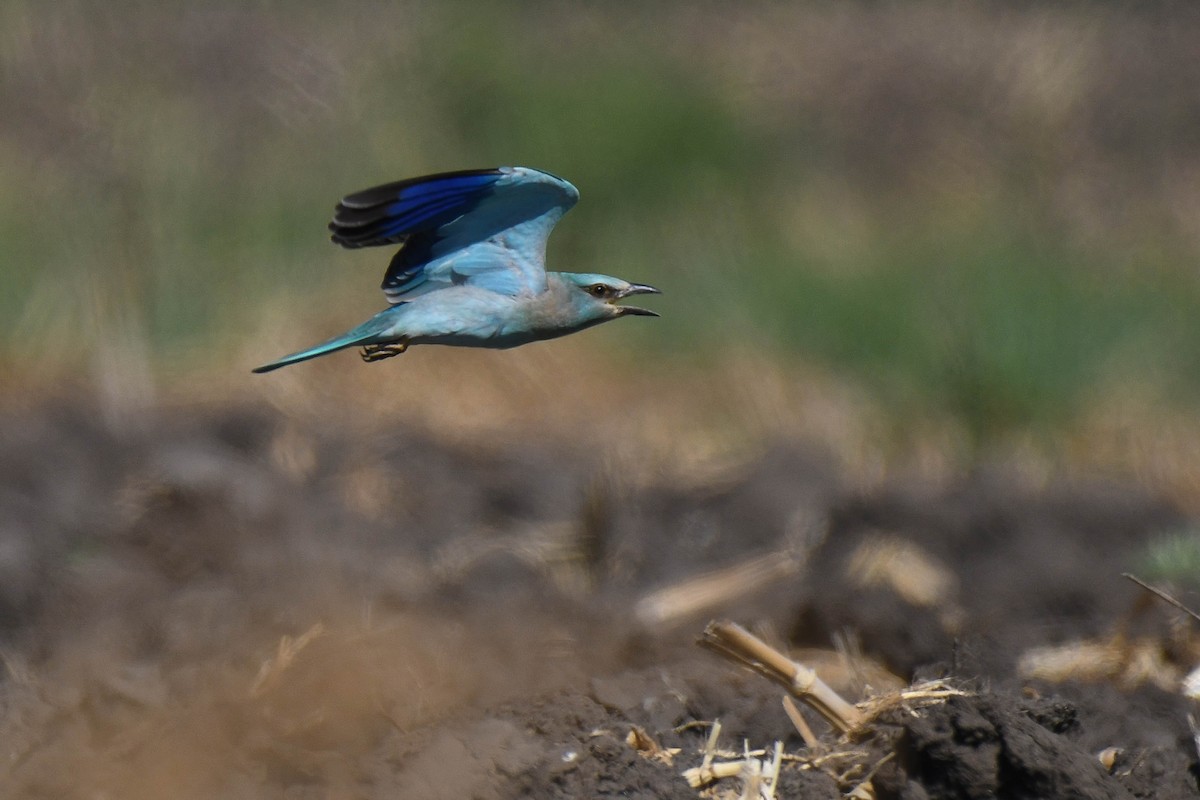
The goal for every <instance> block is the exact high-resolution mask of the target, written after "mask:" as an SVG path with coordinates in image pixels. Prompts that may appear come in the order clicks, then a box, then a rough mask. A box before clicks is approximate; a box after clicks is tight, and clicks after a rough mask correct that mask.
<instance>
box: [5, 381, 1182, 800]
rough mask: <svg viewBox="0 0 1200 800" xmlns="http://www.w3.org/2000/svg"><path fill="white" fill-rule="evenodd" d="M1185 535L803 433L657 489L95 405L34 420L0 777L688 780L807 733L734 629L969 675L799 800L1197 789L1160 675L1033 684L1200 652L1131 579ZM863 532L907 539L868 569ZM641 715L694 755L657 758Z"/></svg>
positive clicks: (12, 483) (89, 790)
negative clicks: (667, 590)
mask: <svg viewBox="0 0 1200 800" xmlns="http://www.w3.org/2000/svg"><path fill="white" fill-rule="evenodd" d="M814 521H816V522H814ZM1184 522H1185V520H1183V519H1182V517H1181V515H1180V514H1179V513H1178V512H1177V511H1176V510H1175V509H1173V508H1172V507H1171V506H1170V505H1169V504H1168V503H1165V502H1163V501H1161V500H1159V499H1156V498H1154V497H1150V496H1147V495H1146V494H1145V493H1143V492H1141V491H1138V490H1135V489H1131V488H1128V487H1123V486H1119V485H1112V484H1105V483H1097V482H1063V483H1052V484H1050V485H1047V486H1031V485H1029V483H1028V482H1025V481H1022V480H1020V479H1019V478H1017V477H1015V476H1013V475H1010V474H1004V473H999V472H998V473H991V472H988V471H986V470H980V471H977V472H975V473H974V474H971V475H965V476H963V477H962V478H961V479H960V480H957V481H955V482H953V483H951V484H949V485H943V486H936V487H931V486H927V485H921V484H906V483H904V482H899V481H897V482H891V483H888V484H886V485H884V486H882V487H878V488H874V489H871V490H869V491H863V490H856V489H854V488H852V487H850V486H848V485H847V483H846V482H845V481H844V479H843V477H842V475H841V474H840V472H839V467H838V466H837V464H836V462H835V461H834V460H833V459H832V458H830V457H829V456H828V455H826V454H823V453H821V452H816V451H814V450H813V449H812V448H810V447H805V446H803V445H800V444H795V443H781V444H779V445H778V446H776V447H775V448H774V449H772V450H770V451H769V452H766V453H765V454H763V455H762V457H761V458H759V459H758V460H757V461H756V462H755V463H753V464H751V465H750V466H749V467H747V468H746V469H744V470H742V471H741V472H740V473H739V474H737V475H735V476H732V477H730V476H726V477H725V478H723V479H722V480H720V481H713V482H710V483H707V484H705V485H690V486H684V485H655V484H654V483H653V482H646V481H643V480H639V481H637V482H636V483H635V482H634V481H632V480H626V479H624V478H623V476H622V475H620V474H619V473H618V471H615V470H613V469H611V468H610V467H608V466H606V465H605V463H603V459H601V458H599V457H597V456H595V455H593V454H590V453H586V452H580V451H578V450H575V449H572V448H571V447H569V446H566V445H562V444H554V443H547V442H534V443H530V444H525V445H517V444H509V445H503V446H492V447H488V448H482V447H467V446H465V445H462V444H447V443H445V442H441V441H438V440H435V439H434V438H431V437H429V436H426V435H423V434H420V433H417V432H414V431H407V430H405V429H403V428H397V427H391V428H389V430H388V432H386V433H380V432H372V433H371V435H369V436H368V435H366V434H364V433H354V432H351V431H350V429H348V428H347V429H341V428H339V427H337V426H329V427H323V428H317V427H315V426H306V425H300V424H298V423H297V422H296V421H294V420H289V419H286V418H284V417H282V416H280V415H277V414H275V413H273V412H268V411H265V410H261V409H251V410H246V409H242V410H224V411H202V412H195V411H193V412H184V411H174V412H166V411H164V412H157V413H155V414H153V415H149V416H147V417H146V418H143V419H142V420H140V421H139V423H138V424H137V425H136V426H125V427H124V428H122V429H120V430H118V429H116V428H114V427H112V426H108V425H105V424H102V423H100V422H97V421H94V420H93V419H91V415H90V414H89V412H88V411H87V410H86V409H84V408H82V407H79V406H75V405H72V404H67V405H60V406H57V407H54V408H47V409H44V410H41V411H36V412H31V411H24V412H19V413H18V412H12V413H10V414H9V415H8V416H7V417H5V418H3V419H0V637H2V638H0V655H2V657H3V660H4V664H5V666H6V669H5V671H4V675H3V682H2V683H0V702H2V705H0V741H2V742H3V743H4V748H3V755H4V758H3V762H2V766H0V795H3V796H4V797H11V798H68V799H69V798H97V797H114V798H115V797H121V798H134V799H135V800H136V799H137V798H150V797H155V798H157V797H173V798H182V799H184V800H186V799H187V798H209V797H228V798H289V799H292V798H325V797H330V798H334V797H336V798H352V797H353V798H357V797H364V798H374V797H379V798H385V797H386V798H395V797H422V798H456V800H461V798H516V797H532V798H552V797H553V798H558V797H562V798H577V797H596V798H601V797H642V798H673V797H679V798H694V797H697V790H695V789H693V788H691V787H690V786H689V785H688V784H687V783H686V782H685V781H684V779H683V778H682V777H681V776H680V773H681V772H682V771H683V770H684V769H686V768H688V767H692V766H696V765H697V764H698V763H699V762H700V755H699V753H700V751H701V749H702V748H703V746H704V740H705V737H706V735H707V731H708V728H707V723H710V722H711V721H713V720H716V719H719V720H720V721H721V724H722V730H723V734H722V737H721V741H720V747H721V748H722V749H725V750H729V751H734V752H740V751H741V750H742V748H743V746H744V745H748V746H749V747H751V748H767V749H770V748H771V747H772V746H773V745H774V742H775V741H776V740H782V741H783V743H784V746H785V750H786V752H788V753H792V754H800V755H803V754H804V753H806V750H805V748H804V746H803V744H802V741H801V739H800V737H799V735H798V734H797V733H796V730H795V728H794V727H793V726H792V724H791V723H790V722H789V720H788V718H787V716H786V715H785V714H784V712H783V709H782V708H781V705H780V690H779V689H778V688H777V687H776V686H774V685H772V684H770V683H768V682H767V681H765V680H764V679H762V678H760V677H758V676H757V675H754V674H752V673H749V672H748V671H744V670H741V669H740V668H736V667H733V666H730V665H728V664H726V663H724V662H722V661H721V660H719V659H718V658H716V657H715V656H714V655H712V654H711V653H708V652H705V651H703V650H700V649H698V648H696V647H695V646H694V639H695V636H696V635H697V633H698V632H699V630H700V629H701V628H702V627H703V625H704V622H705V621H706V620H707V618H708V617H709V616H721V617H728V618H731V619H735V620H738V621H740V622H742V623H743V624H745V625H748V626H753V627H754V628H755V629H756V630H759V631H762V632H764V635H765V636H767V637H768V638H773V639H774V640H776V641H777V642H780V643H786V644H788V645H790V646H792V647H795V648H802V647H804V648H819V649H824V650H826V651H828V649H829V648H830V647H831V645H832V644H833V643H834V642H841V643H842V652H843V654H846V653H854V652H857V651H861V653H862V659H861V660H860V661H859V662H858V663H859V667H858V669H857V673H856V674H857V676H858V677H857V678H855V676H853V675H852V676H850V677H849V678H846V677H845V675H843V676H842V677H843V678H845V679H844V680H841V679H839V678H838V677H837V675H836V673H837V669H836V664H837V663H839V661H838V658H836V657H833V658H831V659H830V663H831V664H834V665H835V668H834V669H833V670H832V671H831V673H830V674H831V677H829V680H830V681H831V682H834V683H838V684H839V686H840V687H842V688H843V690H844V691H846V692H847V693H849V694H851V696H852V697H851V699H854V700H859V699H862V698H861V696H855V695H854V694H853V693H854V692H855V691H856V689H855V686H856V685H857V686H858V689H859V690H861V683H862V681H861V680H860V679H861V673H862V671H863V670H864V669H865V667H863V666H862V664H863V663H865V659H871V660H873V662H875V663H876V666H875V667H874V669H876V670H877V673H876V674H878V675H882V676H883V677H881V678H877V679H875V680H872V681H870V682H872V683H873V685H875V686H876V688H884V687H883V686H882V684H883V683H886V681H887V679H886V673H884V672H883V671H882V669H884V668H885V669H886V670H887V671H890V672H891V673H893V674H894V675H895V676H898V678H900V679H901V680H902V681H903V682H908V681H911V680H914V679H917V678H941V679H946V680H948V681H949V683H950V685H953V686H956V687H958V688H962V689H966V690H968V692H969V693H968V694H967V695H965V696H961V697H954V698H951V699H950V700H949V701H946V702H943V703H938V704H934V705H929V706H924V707H920V708H917V709H915V710H914V709H912V708H906V707H903V706H893V707H892V708H891V710H889V711H886V712H884V713H883V714H882V715H881V716H880V717H879V718H878V719H877V720H876V722H875V723H874V725H873V726H872V728H871V731H870V733H869V734H868V735H866V736H865V737H861V738H860V739H858V740H857V741H855V742H853V743H843V744H838V743H837V742H836V739H835V737H833V736H832V735H831V734H830V733H829V732H828V731H826V732H825V733H824V734H823V735H824V738H825V740H826V746H827V747H832V748H839V747H841V748H847V749H855V750H856V752H858V753H859V755H858V756H857V757H856V758H857V763H858V766H857V768H856V769H857V772H855V769H852V768H851V767H852V766H853V765H852V764H849V763H846V764H843V766H842V769H840V770H838V769H830V770H827V771H823V770H821V769H811V768H810V769H803V768H801V766H800V762H792V763H790V764H789V765H788V766H785V768H784V770H783V772H782V775H781V782H780V786H779V789H778V792H777V796H778V797H781V798H782V797H786V798H837V797H840V796H842V793H843V792H845V791H847V790H848V789H850V788H851V787H852V785H853V783H854V781H855V780H857V779H858V778H861V777H862V776H863V774H864V772H865V770H867V769H871V768H873V767H877V772H876V773H875V778H874V781H873V783H874V787H875V790H876V792H877V796H878V797H880V798H888V797H892V798H926V797H930V798H939V797H946V798H977V797H978V798H984V797H989V798H990V797H1001V798H1025V797H1029V798H1034V797H1057V798H1071V797H1078V798H1109V797H1113V798H1116V797H1154V798H1164V799H1165V800H1169V799H1170V798H1189V797H1200V788H1198V784H1197V777H1196V776H1197V764H1196V759H1197V756H1196V750H1195V745H1194V744H1193V742H1192V737H1191V733H1190V731H1189V728H1188V723H1187V714H1188V712H1189V711H1191V710H1192V709H1191V707H1190V703H1189V702H1188V701H1186V700H1185V699H1184V698H1183V697H1182V696H1181V695H1180V694H1179V693H1178V692H1177V691H1176V690H1175V689H1174V686H1173V685H1171V684H1170V681H1169V680H1166V679H1162V678H1159V683H1161V684H1162V686H1161V687H1158V688H1156V687H1155V685H1154V681H1153V677H1154V676H1153V675H1150V677H1149V678H1146V677H1145V676H1143V679H1141V680H1138V679H1135V677H1133V676H1132V673H1131V672H1130V671H1128V670H1126V671H1124V672H1122V671H1121V669H1120V668H1119V666H1118V667H1116V668H1114V669H1113V670H1110V673H1111V676H1112V679H1111V680H1093V681H1092V682H1066V683H1061V684H1054V685H1052V684H1049V683H1044V682H1036V681H1031V680H1028V679H1023V678H1022V677H1021V676H1020V675H1018V672H1017V665H1018V661H1019V659H1020V658H1021V657H1022V655H1023V654H1025V653H1027V652H1028V651H1029V650H1030V649H1031V648H1035V647H1042V646H1046V645H1053V644H1063V643H1066V642H1069V641H1072V640H1077V639H1094V640H1096V641H1108V642H1114V643H1115V644H1113V647H1114V648H1115V650H1116V651H1118V652H1119V651H1120V650H1121V647H1122V646H1123V645H1122V644H1121V643H1122V642H1129V643H1132V642H1134V641H1140V642H1146V641H1152V642H1159V643H1161V647H1160V648H1159V654H1160V656H1161V660H1162V662H1163V664H1166V665H1168V666H1172V667H1173V668H1175V669H1182V670H1188V669H1190V667H1191V665H1190V664H1188V663H1187V656H1186V653H1188V652H1190V650H1189V649H1188V647H1189V646H1190V645H1189V644H1188V641H1190V640H1189V638H1188V637H1189V636H1190V634H1187V633H1186V632H1184V633H1181V632H1180V629H1178V628H1172V627H1171V626H1170V625H1169V624H1168V623H1169V622H1170V621H1171V619H1172V618H1171V615H1170V614H1169V613H1168V610H1167V609H1166V607H1165V606H1161V605H1153V606H1150V607H1149V608H1142V609H1141V610H1140V612H1137V613H1135V606H1136V601H1137V600H1138V598H1139V597H1140V596H1141V593H1140V591H1139V590H1138V589H1137V588H1136V587H1135V586H1133V585H1132V584H1131V583H1129V582H1128V581H1126V580H1124V579H1122V578H1121V577H1120V575H1121V573H1122V572H1124V571H1129V570H1131V569H1135V568H1136V566H1137V564H1138V561H1139V558H1140V554H1141V553H1142V552H1143V551H1144V549H1145V547H1146V544H1147V542H1148V541H1150V540H1151V539H1152V537H1154V536H1156V535H1159V534H1160V533H1162V532H1163V531H1166V530H1170V529H1172V528H1175V527H1178V526H1179V525H1181V524H1183V523H1184ZM814 530H818V531H819V534H820V535H814V533H813V531H814ZM805 542H807V545H805V544H804V543H805ZM868 543H875V546H876V550H875V551H876V552H877V551H878V547H879V546H882V545H881V544H880V543H883V545H886V546H887V547H890V548H893V549H892V550H889V551H887V552H892V553H896V552H904V553H907V555H905V556H904V557H903V558H901V557H898V556H897V557H894V558H887V559H883V560H882V561H878V564H877V567H879V564H882V565H883V566H882V567H879V568H877V569H875V570H874V571H871V570H868V569H866V568H865V567H863V564H864V563H865V562H864V561H863V559H864V558H865V556H864V553H869V552H871V550H870V549H869V548H868V549H867V550H864V544H868ZM797 546H800V547H802V548H803V547H805V546H807V547H808V549H807V550H805V552H806V553H807V556H808V563H807V566H806V568H805V569H803V570H801V571H800V572H798V573H796V574H794V575H793V576H791V577H787V578H784V579H782V580H780V581H776V582H775V583H773V584H771V585H769V586H766V587H764V588H762V589H761V590H759V591H752V592H746V593H744V594H743V595H742V596H740V597H739V598H738V599H736V600H735V601H730V602H727V603H724V604H723V605H722V606H721V607H719V608H716V609H711V610H707V611H706V612H704V614H702V615H694V616H691V617H688V618H684V619H678V620H673V621H671V623H670V624H658V625H649V624H645V623H639V622H638V619H637V617H636V615H635V606H636V603H637V601H638V600H639V599H641V598H643V597H644V596H645V595H646V594H647V593H649V592H651V591H653V590H656V589H659V588H662V587H664V586H668V585H671V584H673V583H676V582H679V581H682V580H685V579H687V578H689V577H693V576H696V575H699V574H702V573H704V572H707V571H710V570H713V569H718V568H722V567H727V566H729V565H731V564H734V563H737V562H740V561H743V560H746V559H749V558H751V557H754V556H761V555H763V554H765V553H771V552H774V551H783V550H785V549H787V548H788V547H792V548H795V547H797ZM896 548H899V549H898V550H897V549H896ZM905 548H907V549H905ZM906 559H907V560H906ZM889 564H890V565H892V567H896V565H900V568H899V571H898V572H896V571H895V570H893V572H894V573H895V574H889V573H888V572H887V565H889ZM904 565H909V566H908V567H905V566H904ZM923 570H928V571H929V575H930V576H931V577H930V579H929V580H922V581H917V582H916V584H915V586H909V585H908V584H906V583H905V580H906V576H908V577H911V576H912V575H921V574H924V573H923V572H922V571H923ZM864 576H867V577H864ZM931 587H933V589H936V591H933V590H931ZM923 592H924V593H923ZM1183 599H1184V600H1187V597H1186V596H1185V597H1184V598H1183ZM1118 631H1121V632H1122V633H1123V635H1124V637H1125V638H1123V639H1122V638H1114V636H1115V634H1116V633H1117V632H1118ZM1130 647H1132V644H1131V645H1130ZM812 657H813V658H816V659H819V658H826V657H828V652H826V653H825V654H824V655H822V654H821V653H820V652H814V653H812ZM1117 660H1118V661H1120V658H1119V656H1118V657H1117ZM840 663H842V664H843V666H844V665H845V664H846V663H847V660H846V658H845V657H844V658H842V659H841V662H840ZM843 671H844V670H843ZM852 672H854V670H852ZM1171 675H1175V673H1171ZM1175 677H1177V676H1175ZM1174 679H1175V678H1171V680H1174ZM1118 684H1119V687H1118ZM633 726H639V727H640V728H642V729H644V730H645V731H646V732H647V733H648V734H649V735H650V737H651V738H652V739H654V740H655V741H656V742H657V743H658V744H659V745H661V746H662V747H664V748H680V750H679V752H678V753H676V754H675V755H673V756H671V757H668V756H660V757H658V758H651V757H648V756H647V755H645V754H643V753H639V752H638V751H637V750H635V749H634V748H633V747H631V746H630V745H629V744H627V743H626V736H627V735H628V733H629V732H630V730H631V729H632V728H633ZM814 726H815V727H816V728H817V729H818V731H819V732H820V731H821V730H824V729H823V728H822V727H821V725H820V723H817V722H814ZM1107 747H1117V748H1120V752H1119V753H1118V754H1117V756H1116V758H1115V762H1114V763H1113V764H1112V767H1111V769H1108V768H1105V767H1104V766H1102V765H1101V763H1100V760H1099V759H1098V758H1097V755H1096V754H1097V753H1098V752H1099V751H1101V750H1102V749H1104V748H1107ZM809 755H811V753H810V754H809ZM667 762H670V763H667ZM838 776H841V777H842V778H843V782H842V784H841V785H839V783H838V781H837V780H836V779H835V778H836V777H838ZM855 776H857V777H855ZM724 786H725V788H726V789H728V791H729V792H734V793H736V791H737V787H738V782H737V780H736V779H730V780H727V781H725V783H724ZM719 790H720V789H719ZM732 796H736V794H734V795H732Z"/></svg>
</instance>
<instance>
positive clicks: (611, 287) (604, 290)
mask: <svg viewBox="0 0 1200 800" xmlns="http://www.w3.org/2000/svg"><path fill="white" fill-rule="evenodd" d="M560 274H561V275H562V277H563V280H564V281H565V282H566V283H567V286H568V287H569V289H570V294H571V304H572V305H573V306H575V308H576V309H577V310H578V311H579V313H580V314H581V315H583V316H585V317H586V318H587V319H589V320H594V321H596V322H603V321H604V320H608V319H616V318H617V317H624V316H641V317H657V316H658V314H657V313H656V312H654V311H651V310H650V309H648V308H638V307H637V306H622V305H617V303H618V301H620V300H624V299H625V298H626V297H630V296H632V295H635V294H661V292H660V291H659V290H658V289H655V288H654V287H653V286H647V285H645V284H642V283H630V282H629V281H623V280H621V279H620V278H613V277H611V276H609V275H597V274H594V273H579V272H563V273H560Z"/></svg>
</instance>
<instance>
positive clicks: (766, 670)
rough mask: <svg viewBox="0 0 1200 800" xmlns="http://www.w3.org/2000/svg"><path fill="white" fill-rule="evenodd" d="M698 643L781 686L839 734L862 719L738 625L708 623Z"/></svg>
mask: <svg viewBox="0 0 1200 800" xmlns="http://www.w3.org/2000/svg"><path fill="white" fill-rule="evenodd" d="M700 644H701V645H702V646H704V647H707V648H709V649H711V650H713V651H715V652H717V653H719V654H720V655H723V656H725V657H726V658H728V659H730V660H731V661H736V662H738V663H739V664H742V665H744V666H747V667H749V668H750V669H753V670H754V671H755V672H758V673H759V674H760V675H763V676H764V677H767V678H770V679H771V680H773V681H775V682H777V683H780V684H782V685H783V686H784V687H786V688H787V690H788V691H789V692H790V693H791V694H792V695H793V696H794V697H795V698H796V699H797V700H799V701H800V702H802V703H805V704H806V705H808V706H809V707H811V708H812V709H813V710H815V711H816V712H817V713H818V714H820V715H821V716H822V717H824V718H825V719H826V720H828V721H829V723H830V724H831V725H833V726H834V727H835V728H836V729H837V730H839V731H841V732H842V733H849V732H851V731H853V730H856V729H858V728H859V727H860V726H861V725H862V724H863V722H864V721H865V719H866V717H865V716H864V715H863V713H862V712H861V711H859V710H858V709H857V708H856V707H854V706H853V705H851V704H850V703H848V702H846V701H845V700H843V699H842V697H841V696H840V695H838V693H837V692H835V691H833V690H832V689H830V688H829V686H828V685H826V684H825V682H824V681H822V680H821V679H820V678H818V677H817V673H816V672H815V671H814V670H812V669H810V668H809V667H806V666H804V665H803V664H798V663H796V662H795V661H792V660H791V659H790V658H788V657H787V656H785V655H784V654H783V653H781V652H779V651H778V650H776V649H775V648H773V647H771V646H770V645H768V644H767V643H766V642H764V641H762V640H761V639H759V638H758V637H757V636H754V635H753V634H752V633H750V632H749V631H747V630H746V629H745V628H742V627H741V626H740V625H737V624H735V623H732V622H710V623H709V624H708V626H707V627H706V628H705V629H704V633H703V634H702V636H701V638H700Z"/></svg>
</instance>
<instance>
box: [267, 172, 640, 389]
mask: <svg viewBox="0 0 1200 800" xmlns="http://www.w3.org/2000/svg"><path fill="white" fill-rule="evenodd" d="M578 199H579V192H578V191H577V190H576V189H575V187H574V186H572V185H571V184H570V183H568V182H567V181H565V180H563V179H562V178H558V177H555V176H554V175H551V174H549V173H547V172H540V171H538V170H535V169H529V168H528V167H498V168H496V169H486V170H470V171H464V172H447V173H442V174H439V175H430V176H427V177H423V178H414V179H411V180H407V181H400V182H398V183H390V184H386V185H384V186H377V187H375V188H372V189H367V190H365V191H362V192H357V193H355V194H352V195H350V196H348V197H346V198H345V199H344V200H342V202H341V203H339V204H338V207H337V211H336V213H335V215H334V218H333V221H332V222H331V223H329V228H330V230H331V231H333V236H332V238H333V241H334V242H336V243H338V244H340V245H342V246H343V247H348V248H357V247H372V246H377V245H389V244H399V245H400V249H399V250H398V251H397V252H396V254H395V255H394V256H393V257H392V261H391V264H390V265H389V266H388V271H387V274H386V275H385V276H384V280H383V287H382V288H383V291H384V294H385V295H387V298H388V301H389V302H390V303H392V304H393V305H392V307H390V308H387V309H384V310H383V311H381V312H379V313H378V314H376V315H375V316H374V317H372V318H371V319H369V320H367V321H366V322H364V323H362V324H361V325H359V326H358V327H356V328H354V329H352V330H350V331H347V332H346V333H344V334H342V335H341V336H338V337H336V338H334V339H330V340H329V341H327V342H324V343H322V344H319V345H316V346H314V347H311V348H308V349H306V350H302V351H300V352H298V353H293V354H291V355H288V356H284V357H283V358H281V359H279V360H277V361H274V362H272V363H270V364H267V365H265V366H262V367H259V368H257V369H255V370H254V371H255V372H268V371H270V370H273V369H277V368H279V367H283V366H286V365H288V364H295V363H296V362H299V361H306V360H308V359H310V358H316V357H317V356H322V355H325V354H327V353H332V352H335V351H337V350H342V349H344V348H347V347H356V346H361V347H362V348H363V352H362V357H363V360H365V361H376V360H379V359H382V358H388V357H390V356H394V355H399V354H400V353H402V352H404V350H405V349H406V348H407V347H409V346H410V345H414V344H444V345H456V346H459V347H489V348H507V347H516V346H518V345H522V344H526V343H528V342H533V341H539V340H542V339H552V338H555V337H557V336H564V335H566V334H568V333H574V332H575V331H579V330H583V329H584V328H589V327H591V326H593V325H597V324H599V323H601V322H606V321H608V320H610V319H616V318H617V317H620V316H625V315H640V316H658V315H657V314H655V313H654V312H653V311H649V310H647V309H643V308H637V307H635V306H621V305H616V301H618V300H621V299H623V298H625V297H629V296H630V295H635V294H648V293H657V292H658V290H657V289H655V288H654V287H652V286H646V285H643V284H636V283H629V282H628V281H624V280H621V279H620V278H613V277H609V276H607V275H596V274H579V273H570V272H547V271H546V266H545V261H546V239H547V238H548V237H549V236H550V231H551V230H552V229H553V228H554V225H555V223H557V222H558V221H559V220H560V219H561V218H562V215H563V214H565V213H566V212H567V211H569V210H570V208H571V206H573V205H575V202H576V201H577V200H578Z"/></svg>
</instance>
